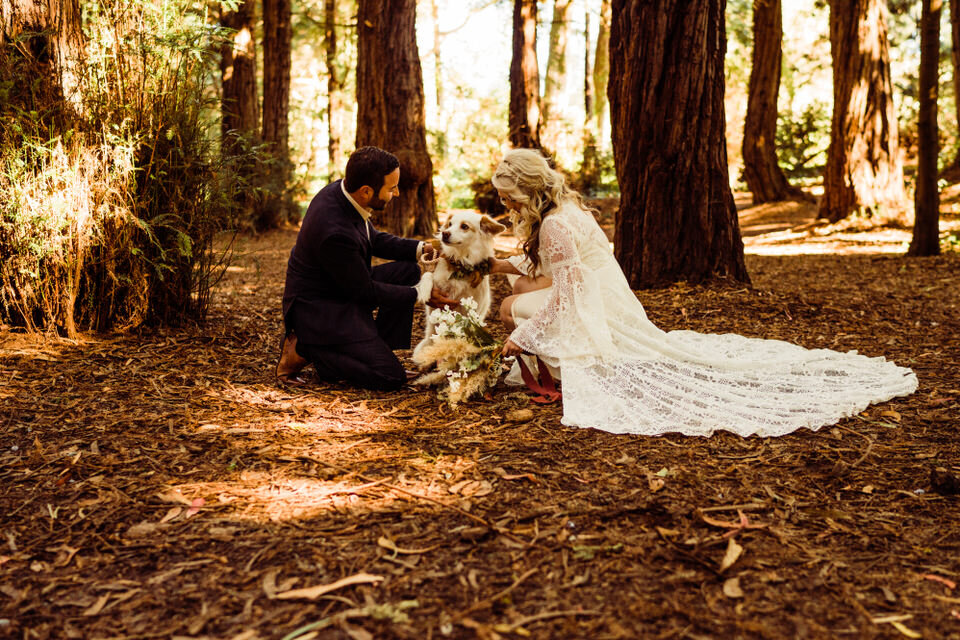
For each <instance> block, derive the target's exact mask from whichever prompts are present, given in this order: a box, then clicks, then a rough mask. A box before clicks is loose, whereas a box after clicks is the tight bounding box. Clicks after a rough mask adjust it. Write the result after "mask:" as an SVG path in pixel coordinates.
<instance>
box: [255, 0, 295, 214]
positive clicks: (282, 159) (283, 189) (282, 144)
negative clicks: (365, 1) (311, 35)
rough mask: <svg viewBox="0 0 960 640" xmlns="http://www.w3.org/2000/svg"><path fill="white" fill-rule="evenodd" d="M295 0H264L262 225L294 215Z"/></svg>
mask: <svg viewBox="0 0 960 640" xmlns="http://www.w3.org/2000/svg"><path fill="white" fill-rule="evenodd" d="M290 2H291V0H263V5H262V6H263V133H262V135H263V142H264V143H265V144H266V148H267V152H268V153H269V154H270V156H271V164H270V172H269V173H270V184H269V187H268V189H267V192H268V195H267V196H266V197H265V198H264V200H263V203H262V205H261V211H260V212H259V215H258V220H257V226H258V227H259V228H260V229H268V228H272V227H276V226H277V225H279V224H280V222H281V221H283V220H285V219H287V218H291V217H293V215H294V213H295V210H294V205H293V201H292V198H291V197H290V192H289V183H290V176H291V173H292V171H291V165H290V148H289V138H290V124H289V113H290V66H291V62H290V60H291V58H290V40H291V37H292V35H293V29H292V27H291V23H290Z"/></svg>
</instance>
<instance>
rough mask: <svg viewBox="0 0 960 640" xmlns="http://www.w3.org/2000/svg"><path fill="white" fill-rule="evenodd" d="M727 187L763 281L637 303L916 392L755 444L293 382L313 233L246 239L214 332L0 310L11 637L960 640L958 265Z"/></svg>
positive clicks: (505, 400) (658, 317) (881, 234)
mask: <svg viewBox="0 0 960 640" xmlns="http://www.w3.org/2000/svg"><path fill="white" fill-rule="evenodd" d="M741 205H742V206H743V209H742V211H741V219H742V221H743V227H744V236H745V243H746V245H747V253H748V256H747V265H748V267H749V270H750V274H751V276H752V278H753V285H752V286H751V287H737V288H729V287H727V288H724V287H710V286H705V287H700V286H697V287H693V286H687V285H682V284H680V285H676V286H674V287H671V288H669V289H665V290H658V291H640V292H638V296H639V298H640V300H641V301H642V302H643V304H644V305H645V307H646V308H647V310H648V312H649V315H650V317H651V319H652V320H653V321H654V322H655V323H657V324H658V325H659V326H660V327H662V328H664V329H668V330H672V329H693V330H697V331H703V332H736V333H740V334H743V335H748V336H755V337H763V338H779V339H784V340H789V341H791V342H795V343H799V344H802V345H805V346H807V347H828V348H832V349H838V350H849V349H856V350H858V351H859V352H861V353H864V354H868V355H872V356H881V355H882V356H886V357H887V358H890V359H892V360H894V361H896V362H897V363H898V364H901V365H904V366H909V367H912V368H913V369H914V370H915V371H916V373H917V375H918V377H919V380H920V389H919V390H918V391H917V392H916V393H915V394H913V395H912V396H910V397H907V398H900V399H897V400H894V401H892V402H887V403H884V404H882V405H879V406H873V407H870V408H869V409H868V410H867V411H865V412H864V413H862V414H860V415H857V416H854V417H852V418H849V419H846V420H843V421H842V422H841V423H839V424H838V425H836V426H833V427H826V428H824V429H821V430H820V431H818V432H810V431H807V430H804V431H801V432H798V433H795V434H793V435H790V436H786V437H782V438H776V439H766V440H765V439H760V438H755V437H753V438H746V439H744V438H740V437H735V436H732V435H729V434H718V435H716V436H714V437H712V438H709V439H702V438H685V437H680V436H677V435H668V436H664V437H660V438H647V437H637V436H624V435H613V434H608V433H604V432H600V431H596V430H592V429H576V428H569V427H564V426H562V425H561V424H560V408H559V407H558V406H556V405H553V406H547V407H537V406H532V405H531V404H530V403H529V401H528V398H527V397H526V396H525V395H524V394H522V393H519V392H516V391H511V390H508V389H504V388H498V389H497V390H496V392H495V393H494V396H493V399H492V400H489V401H476V402H470V403H467V404H464V405H461V407H460V409H458V410H456V411H452V410H450V409H449V408H447V407H446V406H444V405H443V404H441V403H440V402H439V401H438V400H437V398H436V396H435V394H434V392H432V391H430V390H418V389H413V388H407V389H404V390H402V391H399V392H395V393H372V392H365V391H357V390H354V389H349V388H346V387H343V386H337V385H326V384H317V385H315V386H312V387H310V388H307V389H304V390H293V389H288V388H281V387H278V386H277V385H276V384H274V382H273V379H272V371H273V365H274V361H275V357H276V346H277V341H278V334H279V301H280V295H281V291H282V287H283V271H284V267H285V261H286V256H287V253H288V251H289V249H290V247H291V246H292V244H293V241H294V238H295V235H296V231H295V230H285V231H279V232H275V233H271V234H268V235H266V236H263V237H260V238H255V239H246V240H244V241H243V242H242V246H241V247H240V253H239V254H238V256H237V258H238V259H237V261H236V263H235V264H234V266H232V267H230V269H229V271H228V273H227V274H226V277H225V278H224V280H223V281H222V283H221V284H220V286H219V288H218V290H217V294H216V296H215V299H214V302H213V309H212V312H211V316H210V319H209V322H208V324H207V325H206V326H204V327H199V328H186V329H164V330H158V331H154V330H151V331H146V330H145V331H142V332H140V333H136V334H133V335H87V336H84V337H83V339H82V340H79V341H76V342H70V341H66V340H52V339H48V340H45V341H38V340H36V339H32V338H28V337H26V336H24V335H22V334H19V333H16V332H14V331H12V330H9V329H5V330H0V381H2V382H0V637H11V638H23V639H28V638H57V639H59V638H224V639H227V638H229V639H232V640H254V639H276V640H280V639H282V638H287V639H290V638H294V637H297V638H300V639H301V640H306V639H309V638H322V639H333V638H336V639H352V640H363V639H372V638H410V639H421V638H428V639H432V638H437V639H442V638H481V639H493V638H509V639H513V638H588V639H605V638H691V639H704V638H902V637H908V638H921V637H923V638H960V587H958V582H960V505H958V496H957V495H956V494H955V493H951V491H955V490H956V489H957V487H955V486H953V487H951V485H950V478H951V477H952V476H951V474H954V476H953V477H955V475H956V474H958V473H960V436H958V434H957V429H958V426H960V418H958V409H960V371H958V367H957V363H958V360H960V342H958V328H960V322H958V318H957V316H958V308H957V285H958V282H960V254H957V253H951V254H946V255H944V256H942V257H937V258H922V259H907V258H905V257H903V256H902V253H903V251H904V249H905V245H904V243H905V242H908V241H909V232H908V231H905V230H902V229H883V228H881V229H870V230H862V229H861V230H856V229H844V228H839V227H836V228H829V227H824V226H822V225H821V226H817V225H816V224H814V223H815V221H814V220H813V213H812V209H811V208H810V207H804V206H801V205H789V204H787V205H782V206H779V207H766V208H763V207H749V206H747V203H746V202H742V203H741ZM949 206H952V205H951V204H950V202H949V201H948V202H947V208H948V209H949ZM607 209H609V206H607V207H606V209H605V211H606V210H607ZM607 213H608V214H609V211H607ZM947 213H949V211H948V212H947ZM945 217H946V220H945V224H948V225H955V226H956V227H957V228H960V223H958V221H957V219H956V217H955V216H954V217H951V216H950V215H946V216H945ZM951 228H953V227H951ZM496 289H497V296H498V297H500V296H502V295H503V294H504V285H503V283H502V282H500V283H498V284H497V287H496ZM499 334H500V335H501V336H502V335H504V334H503V332H502V330H501V331H499ZM415 338H416V336H415ZM403 355H404V356H405V357H408V356H409V353H405V354H403ZM527 408H529V409H532V415H530V416H527V419H517V418H522V416H517V415H516V414H515V413H512V412H515V411H516V410H518V409H527ZM510 416H513V418H511V417H510ZM938 468H939V469H942V471H939V472H938V471H937V469H938Z"/></svg>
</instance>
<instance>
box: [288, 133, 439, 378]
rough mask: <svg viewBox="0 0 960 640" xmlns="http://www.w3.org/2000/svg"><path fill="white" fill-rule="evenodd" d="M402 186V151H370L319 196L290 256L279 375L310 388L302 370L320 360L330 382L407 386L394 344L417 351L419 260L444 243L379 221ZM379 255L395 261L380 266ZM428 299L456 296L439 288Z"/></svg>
mask: <svg viewBox="0 0 960 640" xmlns="http://www.w3.org/2000/svg"><path fill="white" fill-rule="evenodd" d="M399 183H400V162H399V161H398V160H397V158H396V156H394V155H393V154H391V153H388V152H387V151H384V150H383V149H379V148H377V147H362V148H360V149H357V150H356V151H355V152H354V153H353V155H351V156H350V159H349V160H348V161H347V169H346V172H345V175H344V178H343V180H337V181H336V182H334V183H333V184H330V185H328V186H326V187H324V188H323V189H322V190H321V191H320V193H318V194H317V195H316V196H315V197H314V198H313V201H312V202H311V203H310V206H309V207H308V208H307V213H306V215H305V216H304V218H303V223H302V225H301V226H300V232H299V233H298V234H297V241H296V244H295V245H294V247H293V250H292V251H291V252H290V260H289V261H288V262H287V280H286V285H285V287H284V291H283V324H284V337H283V340H282V342H281V347H280V360H279V362H278V363H277V369H276V376H277V379H278V380H279V381H281V382H284V383H287V384H291V385H302V384H304V383H305V378H304V377H303V376H302V375H301V373H300V372H301V370H302V369H303V368H304V367H305V366H307V364H309V363H313V365H314V367H315V368H316V371H317V376H318V377H319V378H320V379H321V380H325V381H330V382H333V381H338V380H345V381H346V382H348V383H350V384H353V385H356V386H359V387H364V388H366V389H376V390H385V391H386V390H393V389H399V388H400V387H402V386H403V385H404V383H405V382H406V380H407V373H406V372H405V371H404V368H403V366H402V365H401V364H400V361H399V360H398V359H397V357H396V356H395V355H394V353H393V350H394V349H408V348H409V347H410V332H411V329H412V327H413V306H414V303H415V302H416V300H417V290H416V289H414V285H416V284H417V283H418V282H419V280H420V267H419V265H418V264H417V259H418V258H419V257H420V255H421V254H426V256H427V257H432V255H433V252H434V248H433V247H432V246H431V245H430V244H427V243H423V242H419V241H417V240H410V239H407V238H398V237H397V236H394V235H391V234H389V233H385V232H382V231H377V230H376V229H375V228H374V227H373V225H372V224H371V223H370V218H371V216H372V215H373V214H375V213H382V212H383V210H384V208H385V207H386V205H387V203H388V202H390V200H391V199H392V198H393V197H394V196H396V195H399V194H400V190H399V188H398V185H399ZM373 256H375V257H378V258H385V259H387V260H393V262H388V263H386V264H382V265H379V266H376V267H373V268H371V266H370V258H371V257H373ZM428 304H430V305H431V306H433V307H442V306H444V305H445V304H449V305H453V304H456V301H454V300H449V299H447V298H445V297H444V296H443V295H442V294H440V293H439V291H437V290H434V291H433V292H432V296H431V299H430V301H429V303H428ZM374 311H376V317H374Z"/></svg>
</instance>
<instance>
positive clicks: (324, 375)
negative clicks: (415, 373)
mask: <svg viewBox="0 0 960 640" xmlns="http://www.w3.org/2000/svg"><path fill="white" fill-rule="evenodd" d="M370 277H371V278H372V279H373V280H376V281H378V282H384V283H388V284H398V285H407V286H411V287H412V286H413V285H415V284H417V282H419V280H420V267H419V266H418V265H417V263H416V262H402V261H397V262H388V263H386V264H382V265H378V266H376V267H374V268H373V269H372V271H371V274H370ZM414 304H415V302H411V303H409V304H405V305H399V306H381V307H380V308H379V309H378V310H377V315H376V319H375V324H376V327H377V334H378V337H376V338H372V339H370V340H362V341H359V342H348V343H345V344H324V345H313V344H304V343H303V342H302V341H300V340H298V341H297V352H298V353H299V354H300V355H301V356H303V357H304V358H306V359H307V360H309V361H310V362H312V363H313V366H314V368H316V370H317V377H318V378H320V379H321V380H324V381H327V382H339V381H345V382H347V383H348V384H351V385H355V386H358V387H363V388H365V389H373V390H378V391H393V390H396V389H399V388H400V387H402V386H403V385H404V384H405V383H406V380H407V377H406V373H405V372H404V369H403V365H402V364H401V363H400V360H398V359H397V356H396V355H394V353H393V350H394V349H409V348H410V334H411V332H412V330H413V307H414ZM295 316H296V311H294V317H295ZM294 331H296V328H294Z"/></svg>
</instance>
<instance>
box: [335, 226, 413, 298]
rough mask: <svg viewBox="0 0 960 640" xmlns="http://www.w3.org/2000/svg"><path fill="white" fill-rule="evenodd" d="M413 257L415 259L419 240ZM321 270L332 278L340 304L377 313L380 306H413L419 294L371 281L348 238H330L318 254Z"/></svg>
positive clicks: (354, 244)
mask: <svg viewBox="0 0 960 640" xmlns="http://www.w3.org/2000/svg"><path fill="white" fill-rule="evenodd" d="M408 242H411V243H413V245H414V247H413V256H414V258H415V257H416V245H417V244H418V243H417V241H416V240H409V241H408ZM316 255H317V259H318V261H319V263H320V267H321V268H322V269H323V271H324V272H325V273H326V274H327V276H328V277H329V282H330V284H331V285H332V286H333V287H334V289H336V291H337V293H338V294H339V297H340V299H341V300H344V301H348V302H355V303H357V304H359V305H361V306H363V307H366V308H369V309H375V308H377V307H379V306H381V305H384V304H388V305H391V306H392V305H402V304H413V302H414V301H415V300H416V298H417V291H416V290H415V289H414V288H413V287H410V286H405V285H398V284H388V283H386V282H377V281H375V280H373V278H371V277H370V272H369V271H368V270H367V265H366V263H365V261H364V259H363V256H362V254H361V251H360V247H359V246H358V245H357V243H356V241H355V240H353V239H351V238H349V237H347V236H339V235H335V236H330V237H329V238H327V239H326V240H325V241H324V242H323V243H321V245H320V247H319V248H318V250H317V252H316Z"/></svg>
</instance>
